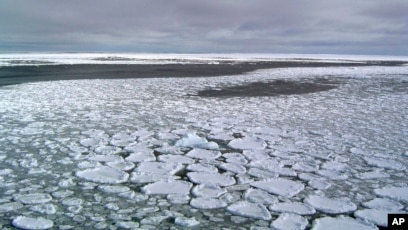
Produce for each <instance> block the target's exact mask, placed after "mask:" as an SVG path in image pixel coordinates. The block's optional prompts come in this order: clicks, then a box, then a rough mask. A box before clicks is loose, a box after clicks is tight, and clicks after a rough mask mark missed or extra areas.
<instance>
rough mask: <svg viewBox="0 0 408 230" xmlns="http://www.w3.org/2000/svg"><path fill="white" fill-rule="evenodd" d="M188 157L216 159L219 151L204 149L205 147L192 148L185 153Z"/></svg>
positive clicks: (219, 154) (219, 153)
mask: <svg viewBox="0 0 408 230" xmlns="http://www.w3.org/2000/svg"><path fill="white" fill-rule="evenodd" d="M186 156H188V157H192V158H197V159H207V160H210V159H216V158H218V157H219V156H221V152H220V151H215V150H206V149H196V148H195V149H192V150H191V151H190V152H188V153H187V154H186Z"/></svg>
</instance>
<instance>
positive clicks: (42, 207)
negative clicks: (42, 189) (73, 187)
mask: <svg viewBox="0 0 408 230" xmlns="http://www.w3.org/2000/svg"><path fill="white" fill-rule="evenodd" d="M30 210H32V211H36V212H39V213H43V214H47V215H51V214H55V213H56V212H57V208H56V207H55V205H53V204H38V205H34V206H31V207H30Z"/></svg>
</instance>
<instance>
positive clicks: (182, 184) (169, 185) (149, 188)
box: [141, 180, 193, 195]
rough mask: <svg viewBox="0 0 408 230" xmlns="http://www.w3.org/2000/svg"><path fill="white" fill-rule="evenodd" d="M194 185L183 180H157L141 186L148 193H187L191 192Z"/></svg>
mask: <svg viewBox="0 0 408 230" xmlns="http://www.w3.org/2000/svg"><path fill="white" fill-rule="evenodd" d="M192 186H193V185H192V184H191V183H189V182H186V181H181V180H168V181H157V182H154V183H152V184H148V185H145V186H144V187H142V188H141V190H142V192H144V193H146V194H186V195H188V194H189V193H190V189H191V187H192Z"/></svg>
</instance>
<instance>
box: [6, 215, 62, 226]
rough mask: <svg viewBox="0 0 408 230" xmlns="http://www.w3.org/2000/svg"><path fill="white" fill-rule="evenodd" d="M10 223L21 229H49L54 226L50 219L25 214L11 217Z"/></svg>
mask: <svg viewBox="0 0 408 230" xmlns="http://www.w3.org/2000/svg"><path fill="white" fill-rule="evenodd" d="M11 224H12V225H13V226H14V227H17V228H22V229H49V228H52V227H53V226H54V222H52V221H51V220H48V219H45V218H42V217H38V218H33V217H26V216H18V217H16V218H14V219H13V221H12V222H11Z"/></svg>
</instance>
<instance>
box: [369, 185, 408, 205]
mask: <svg viewBox="0 0 408 230" xmlns="http://www.w3.org/2000/svg"><path fill="white" fill-rule="evenodd" d="M374 192H375V194H377V195H379V196H383V197H387V198H390V199H393V200H398V201H403V202H408V187H394V186H387V187H384V188H378V189H375V190H374Z"/></svg>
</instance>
